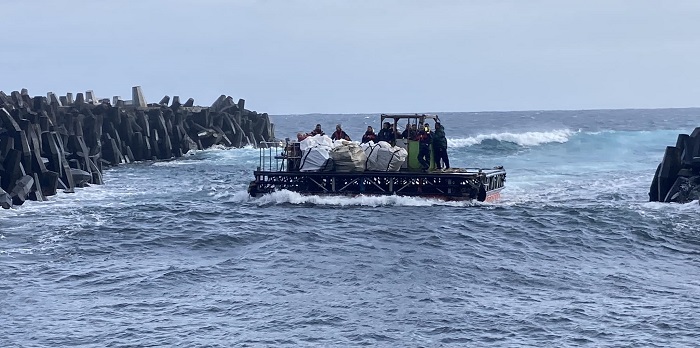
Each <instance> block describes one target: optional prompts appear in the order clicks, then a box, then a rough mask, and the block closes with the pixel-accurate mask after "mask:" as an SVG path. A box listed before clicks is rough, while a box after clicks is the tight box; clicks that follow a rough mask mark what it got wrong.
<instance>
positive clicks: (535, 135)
mask: <svg viewBox="0 0 700 348" xmlns="http://www.w3.org/2000/svg"><path fill="white" fill-rule="evenodd" d="M576 133H578V132H574V131H572V130H570V129H555V130H552V131H547V132H524V133H510V132H504V133H491V134H479V135H476V136H473V137H468V138H448V139H447V146H448V147H451V148H455V147H466V146H472V145H476V144H481V143H482V142H483V141H484V140H488V139H492V140H498V141H505V142H510V143H515V144H518V145H520V146H537V145H542V144H547V143H565V142H567V141H569V138H570V137H571V136H572V135H574V134H576Z"/></svg>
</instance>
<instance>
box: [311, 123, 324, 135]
mask: <svg viewBox="0 0 700 348" xmlns="http://www.w3.org/2000/svg"><path fill="white" fill-rule="evenodd" d="M325 134H326V133H323V131H322V130H321V124H320V123H319V124H317V125H316V128H314V130H312V131H311V133H309V136H310V137H312V136H314V135H325Z"/></svg>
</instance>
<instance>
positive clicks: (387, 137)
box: [377, 122, 396, 145]
mask: <svg viewBox="0 0 700 348" xmlns="http://www.w3.org/2000/svg"><path fill="white" fill-rule="evenodd" d="M394 140H396V136H395V135H394V130H393V129H392V128H391V123H389V122H384V128H382V130H380V131H379V134H378V135H377V142H380V141H386V142H387V143H389V144H392V145H393V144H394Z"/></svg>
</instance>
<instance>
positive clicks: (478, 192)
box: [248, 168, 506, 201]
mask: <svg viewBox="0 0 700 348" xmlns="http://www.w3.org/2000/svg"><path fill="white" fill-rule="evenodd" d="M254 175H255V181H253V182H251V183H250V186H249V187H248V192H249V193H250V194H251V196H258V195H261V194H265V193H270V192H273V191H278V190H289V191H294V192H299V193H303V194H319V195H324V194H328V195H359V194H366V195H401V196H421V197H438V198H442V199H453V200H469V199H476V200H479V201H492V200H495V199H497V198H498V196H499V195H500V190H501V189H502V188H503V186H504V182H505V176H506V172H505V170H504V169H502V168H494V169H482V170H480V169H449V170H447V171H444V172H443V171H433V172H415V171H399V172H378V171H364V172H300V171H296V172H287V171H262V170H258V171H255V172H254Z"/></svg>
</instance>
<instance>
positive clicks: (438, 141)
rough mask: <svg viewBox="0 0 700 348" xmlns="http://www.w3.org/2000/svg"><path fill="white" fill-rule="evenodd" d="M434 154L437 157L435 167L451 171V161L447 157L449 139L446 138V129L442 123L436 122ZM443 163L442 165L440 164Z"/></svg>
mask: <svg viewBox="0 0 700 348" xmlns="http://www.w3.org/2000/svg"><path fill="white" fill-rule="evenodd" d="M433 153H434V155H435V167H436V168H437V169H442V164H444V165H445V169H450V159H449V158H448V157H447V138H446V137H445V127H444V126H443V125H442V124H441V123H440V122H435V132H433ZM441 161H442V163H440V162H441Z"/></svg>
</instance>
